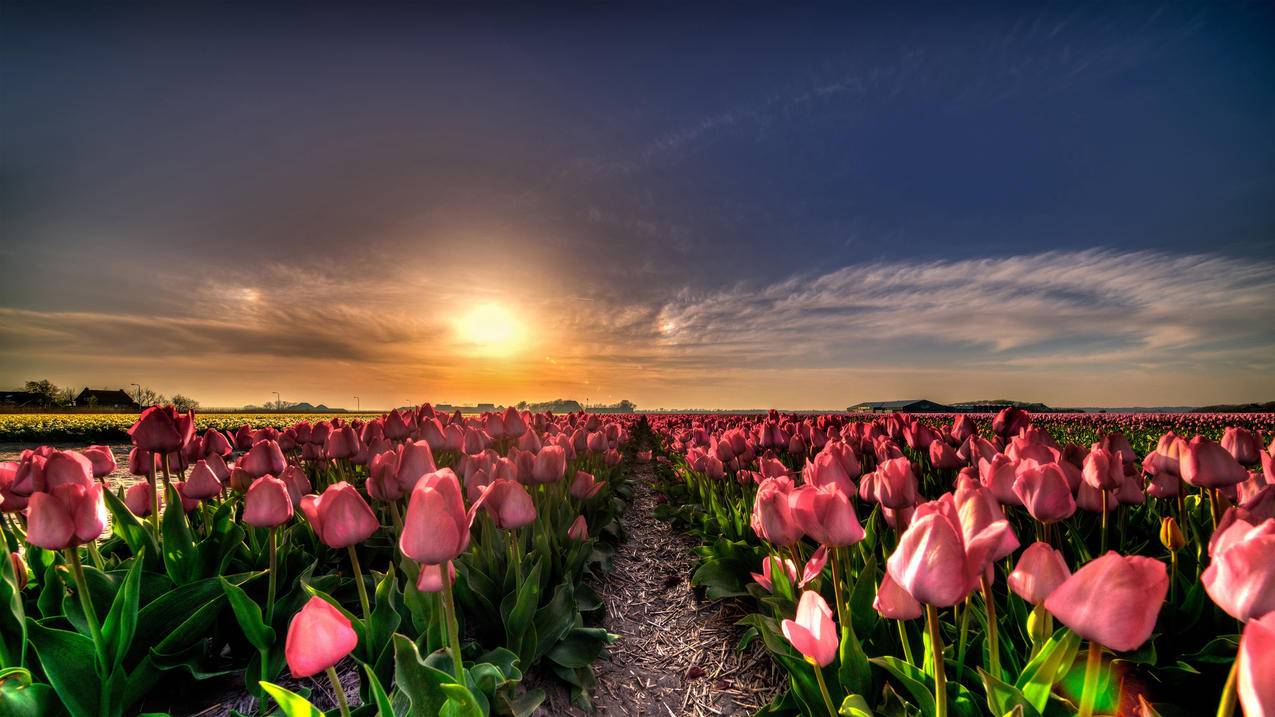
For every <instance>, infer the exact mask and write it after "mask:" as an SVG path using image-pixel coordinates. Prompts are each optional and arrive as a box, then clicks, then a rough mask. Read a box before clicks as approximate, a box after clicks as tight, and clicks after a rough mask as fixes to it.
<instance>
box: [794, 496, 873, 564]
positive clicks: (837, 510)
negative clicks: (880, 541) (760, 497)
mask: <svg viewBox="0 0 1275 717" xmlns="http://www.w3.org/2000/svg"><path fill="white" fill-rule="evenodd" d="M789 506H790V509H791V513H792V517H793V519H794V520H795V521H796V523H797V527H798V528H799V529H800V530H801V531H802V532H804V533H805V534H806V535H809V536H810V537H811V538H814V539H815V540H816V541H818V542H819V543H820V544H821V545H826V546H828V547H830V548H839V547H844V546H846V545H853V544H855V543H857V542H859V541H860V540H863V536H864V532H863V526H861V525H859V518H858V516H856V515H855V512H854V505H853V504H852V503H851V502H850V498H849V497H848V496H847V495H846V494H845V493H844V492H843V491H842V490H841V487H840V486H839V485H837V484H836V483H829V484H827V485H823V486H814V485H804V486H802V487H800V488H797V489H795V490H793V492H792V494H791V496H790V499H789Z"/></svg>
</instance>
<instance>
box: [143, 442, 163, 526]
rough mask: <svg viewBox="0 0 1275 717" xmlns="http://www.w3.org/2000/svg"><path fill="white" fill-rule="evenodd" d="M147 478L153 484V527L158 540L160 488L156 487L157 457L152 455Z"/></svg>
mask: <svg viewBox="0 0 1275 717" xmlns="http://www.w3.org/2000/svg"><path fill="white" fill-rule="evenodd" d="M146 480H147V481H148V482H149V483H150V484H151V528H153V529H154V532H155V540H156V541H158V540H159V538H160V536H159V490H158V489H156V488H155V457H154V456H153V455H152V456H151V469H150V474H149V475H147V476H146Z"/></svg>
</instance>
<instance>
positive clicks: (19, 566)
mask: <svg viewBox="0 0 1275 717" xmlns="http://www.w3.org/2000/svg"><path fill="white" fill-rule="evenodd" d="M9 559H10V560H12V561H13V578H14V580H16V581H17V584H18V591H19V592H21V591H22V589H23V588H25V587H26V586H27V580H28V575H27V564H26V563H24V562H23V561H22V556H21V555H18V554H17V553H9Z"/></svg>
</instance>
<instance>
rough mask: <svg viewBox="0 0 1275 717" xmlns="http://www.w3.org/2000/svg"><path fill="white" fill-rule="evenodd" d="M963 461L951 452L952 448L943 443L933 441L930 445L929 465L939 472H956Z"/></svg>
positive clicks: (954, 452)
mask: <svg viewBox="0 0 1275 717" xmlns="http://www.w3.org/2000/svg"><path fill="white" fill-rule="evenodd" d="M962 463H963V461H962V460H961V457H960V456H958V455H957V454H956V451H954V450H952V447H951V446H949V445H947V444H946V443H944V442H943V441H934V442H933V443H931V444H930V465H932V466H934V467H935V468H937V469H939V470H956V469H957V468H960V467H961V464H962Z"/></svg>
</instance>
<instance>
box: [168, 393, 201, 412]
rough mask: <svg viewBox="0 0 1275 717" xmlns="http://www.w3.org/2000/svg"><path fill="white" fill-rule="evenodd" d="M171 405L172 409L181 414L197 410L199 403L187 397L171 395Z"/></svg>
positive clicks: (177, 394)
mask: <svg viewBox="0 0 1275 717" xmlns="http://www.w3.org/2000/svg"><path fill="white" fill-rule="evenodd" d="M172 403H173V408H176V409H177V410H178V411H182V412H183V413H184V412H186V411H193V410H195V409H197V408H199V401H196V400H195V399H193V398H189V397H187V396H183V395H181V394H180V393H174V394H173V400H172Z"/></svg>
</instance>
